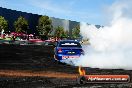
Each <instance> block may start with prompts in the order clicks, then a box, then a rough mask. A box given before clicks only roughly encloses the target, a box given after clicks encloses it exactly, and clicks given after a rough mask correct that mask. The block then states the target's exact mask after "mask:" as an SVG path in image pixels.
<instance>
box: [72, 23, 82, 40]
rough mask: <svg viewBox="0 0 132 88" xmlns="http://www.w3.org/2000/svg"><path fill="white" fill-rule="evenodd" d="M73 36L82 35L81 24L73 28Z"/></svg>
mask: <svg viewBox="0 0 132 88" xmlns="http://www.w3.org/2000/svg"><path fill="white" fill-rule="evenodd" d="M72 37H73V38H78V37H80V26H79V25H77V26H76V27H75V28H74V29H73V30H72Z"/></svg>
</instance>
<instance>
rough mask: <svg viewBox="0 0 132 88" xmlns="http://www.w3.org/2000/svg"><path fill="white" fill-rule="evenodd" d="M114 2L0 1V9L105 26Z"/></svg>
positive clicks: (95, 0) (97, 0)
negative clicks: (109, 9)
mask: <svg viewBox="0 0 132 88" xmlns="http://www.w3.org/2000/svg"><path fill="white" fill-rule="evenodd" d="M115 1H116V0H0V7H4V8H8V9H12V10H18V11H22V12H28V13H33V14H39V15H47V16H50V17H55V18H60V19H66V20H72V21H77V22H86V23H89V24H96V25H106V21H107V18H108V17H107V15H106V14H105V13H106V12H107V8H108V7H109V6H111V5H112V4H113V3H114V2H115Z"/></svg>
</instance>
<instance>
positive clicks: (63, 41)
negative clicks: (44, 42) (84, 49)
mask: <svg viewBox="0 0 132 88" xmlns="http://www.w3.org/2000/svg"><path fill="white" fill-rule="evenodd" d="M68 41H69V42H78V41H75V40H60V41H59V42H68Z"/></svg>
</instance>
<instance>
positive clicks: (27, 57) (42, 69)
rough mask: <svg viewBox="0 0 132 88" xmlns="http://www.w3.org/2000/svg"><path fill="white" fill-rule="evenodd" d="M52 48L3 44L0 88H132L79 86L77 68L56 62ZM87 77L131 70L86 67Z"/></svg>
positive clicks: (129, 86) (128, 85)
mask: <svg viewBox="0 0 132 88" xmlns="http://www.w3.org/2000/svg"><path fill="white" fill-rule="evenodd" d="M53 48H54V47H52V46H40V45H0V88H47V87H48V88H49V87H50V88H67V87H68V88H80V87H82V88H83V87H84V88H132V82H131V81H130V82H129V83H124V84H86V85H79V84H77V81H76V79H77V77H78V76H79V74H78V67H75V66H70V65H66V64H61V63H57V62H55V61H54V60H53V53H54V52H53ZM84 69H85V70H86V74H128V75H130V77H132V71H131V70H123V69H116V70H114V69H99V68H89V67H86V68H84Z"/></svg>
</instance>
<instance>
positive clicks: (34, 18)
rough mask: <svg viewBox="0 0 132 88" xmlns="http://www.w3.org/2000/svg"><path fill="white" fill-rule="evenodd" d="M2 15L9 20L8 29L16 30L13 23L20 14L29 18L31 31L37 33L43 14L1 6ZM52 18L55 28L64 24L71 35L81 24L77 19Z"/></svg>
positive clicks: (0, 13)
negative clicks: (39, 20)
mask: <svg viewBox="0 0 132 88" xmlns="http://www.w3.org/2000/svg"><path fill="white" fill-rule="evenodd" d="M0 16H3V17H4V18H5V19H6V20H8V24H9V25H8V29H9V30H10V31H14V30H15V29H14V26H13V23H14V21H16V20H17V19H18V17H19V16H23V17H24V18H25V19H26V20H28V23H29V29H30V30H31V33H37V30H36V27H37V25H38V19H39V17H40V16H42V15H38V14H32V13H27V12H21V11H16V10H11V9H6V8H2V7H0ZM50 18H51V20H52V25H53V28H55V27H58V26H62V27H63V28H64V29H65V30H69V34H70V35H71V32H72V29H73V28H74V27H76V26H77V25H80V23H79V22H76V21H70V20H65V19H59V18H54V17H50Z"/></svg>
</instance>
